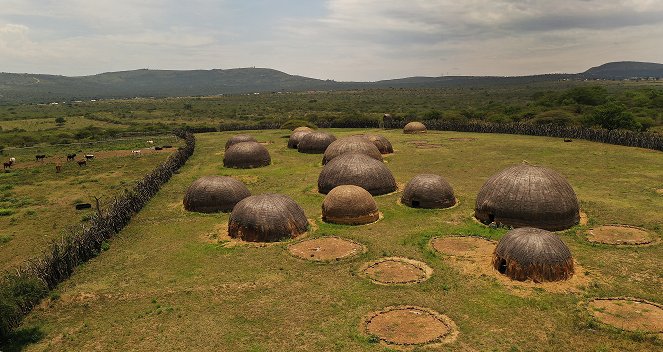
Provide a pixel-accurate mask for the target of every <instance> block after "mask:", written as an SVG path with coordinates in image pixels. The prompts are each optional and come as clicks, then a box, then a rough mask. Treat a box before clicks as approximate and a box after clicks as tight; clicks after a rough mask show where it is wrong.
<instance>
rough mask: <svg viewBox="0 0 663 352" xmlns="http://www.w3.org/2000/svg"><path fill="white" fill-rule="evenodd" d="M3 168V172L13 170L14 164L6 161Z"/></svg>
mask: <svg viewBox="0 0 663 352" xmlns="http://www.w3.org/2000/svg"><path fill="white" fill-rule="evenodd" d="M2 168H3V170H7V169H11V168H12V162H11V161H6V162H4V163H2Z"/></svg>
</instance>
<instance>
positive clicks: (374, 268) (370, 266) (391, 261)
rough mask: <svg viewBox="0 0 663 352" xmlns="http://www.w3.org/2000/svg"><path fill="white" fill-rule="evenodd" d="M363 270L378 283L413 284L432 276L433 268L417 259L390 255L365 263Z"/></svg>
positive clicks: (363, 272)
mask: <svg viewBox="0 0 663 352" xmlns="http://www.w3.org/2000/svg"><path fill="white" fill-rule="evenodd" d="M361 272H362V274H363V275H364V276H366V277H368V278H369V279H371V281H373V282H375V283H377V284H413V283H419V282H422V281H425V280H427V279H428V278H430V277H431V275H432V274H433V269H431V268H430V267H429V266H428V265H426V263H422V262H419V261H416V260H412V259H408V258H401V257H390V258H382V259H380V260H377V261H374V262H371V263H367V264H365V265H364V266H363V267H362V269H361Z"/></svg>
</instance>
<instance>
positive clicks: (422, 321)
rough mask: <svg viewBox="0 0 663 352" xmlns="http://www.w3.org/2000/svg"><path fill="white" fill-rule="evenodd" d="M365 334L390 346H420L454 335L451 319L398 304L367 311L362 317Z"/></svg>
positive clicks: (455, 332) (431, 311) (428, 310)
mask: <svg viewBox="0 0 663 352" xmlns="http://www.w3.org/2000/svg"><path fill="white" fill-rule="evenodd" d="M365 331H366V333H367V334H369V335H372V336H377V337H378V338H379V339H380V340H381V341H383V342H385V343H387V344H391V345H400V346H403V345H405V346H408V345H423V344H432V343H443V342H451V341H453V339H455V337H456V335H457V331H456V326H455V324H454V322H453V321H452V320H451V319H450V318H449V317H447V316H445V315H442V314H440V313H437V312H435V311H433V310H430V309H426V308H421V307H411V306H401V307H389V308H386V309H385V310H383V311H380V312H377V313H373V314H371V315H370V316H369V317H368V318H367V319H366V320H365Z"/></svg>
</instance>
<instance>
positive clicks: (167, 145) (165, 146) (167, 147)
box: [163, 144, 173, 149]
mask: <svg viewBox="0 0 663 352" xmlns="http://www.w3.org/2000/svg"><path fill="white" fill-rule="evenodd" d="M172 147H173V146H172V145H170V144H166V145H164V146H163V149H170V148H172Z"/></svg>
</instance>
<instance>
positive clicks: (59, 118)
mask: <svg viewBox="0 0 663 352" xmlns="http://www.w3.org/2000/svg"><path fill="white" fill-rule="evenodd" d="M65 122H67V120H65V119H64V117H62V116H60V117H56V118H55V123H56V124H58V125H63V124H64V123H65Z"/></svg>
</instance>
